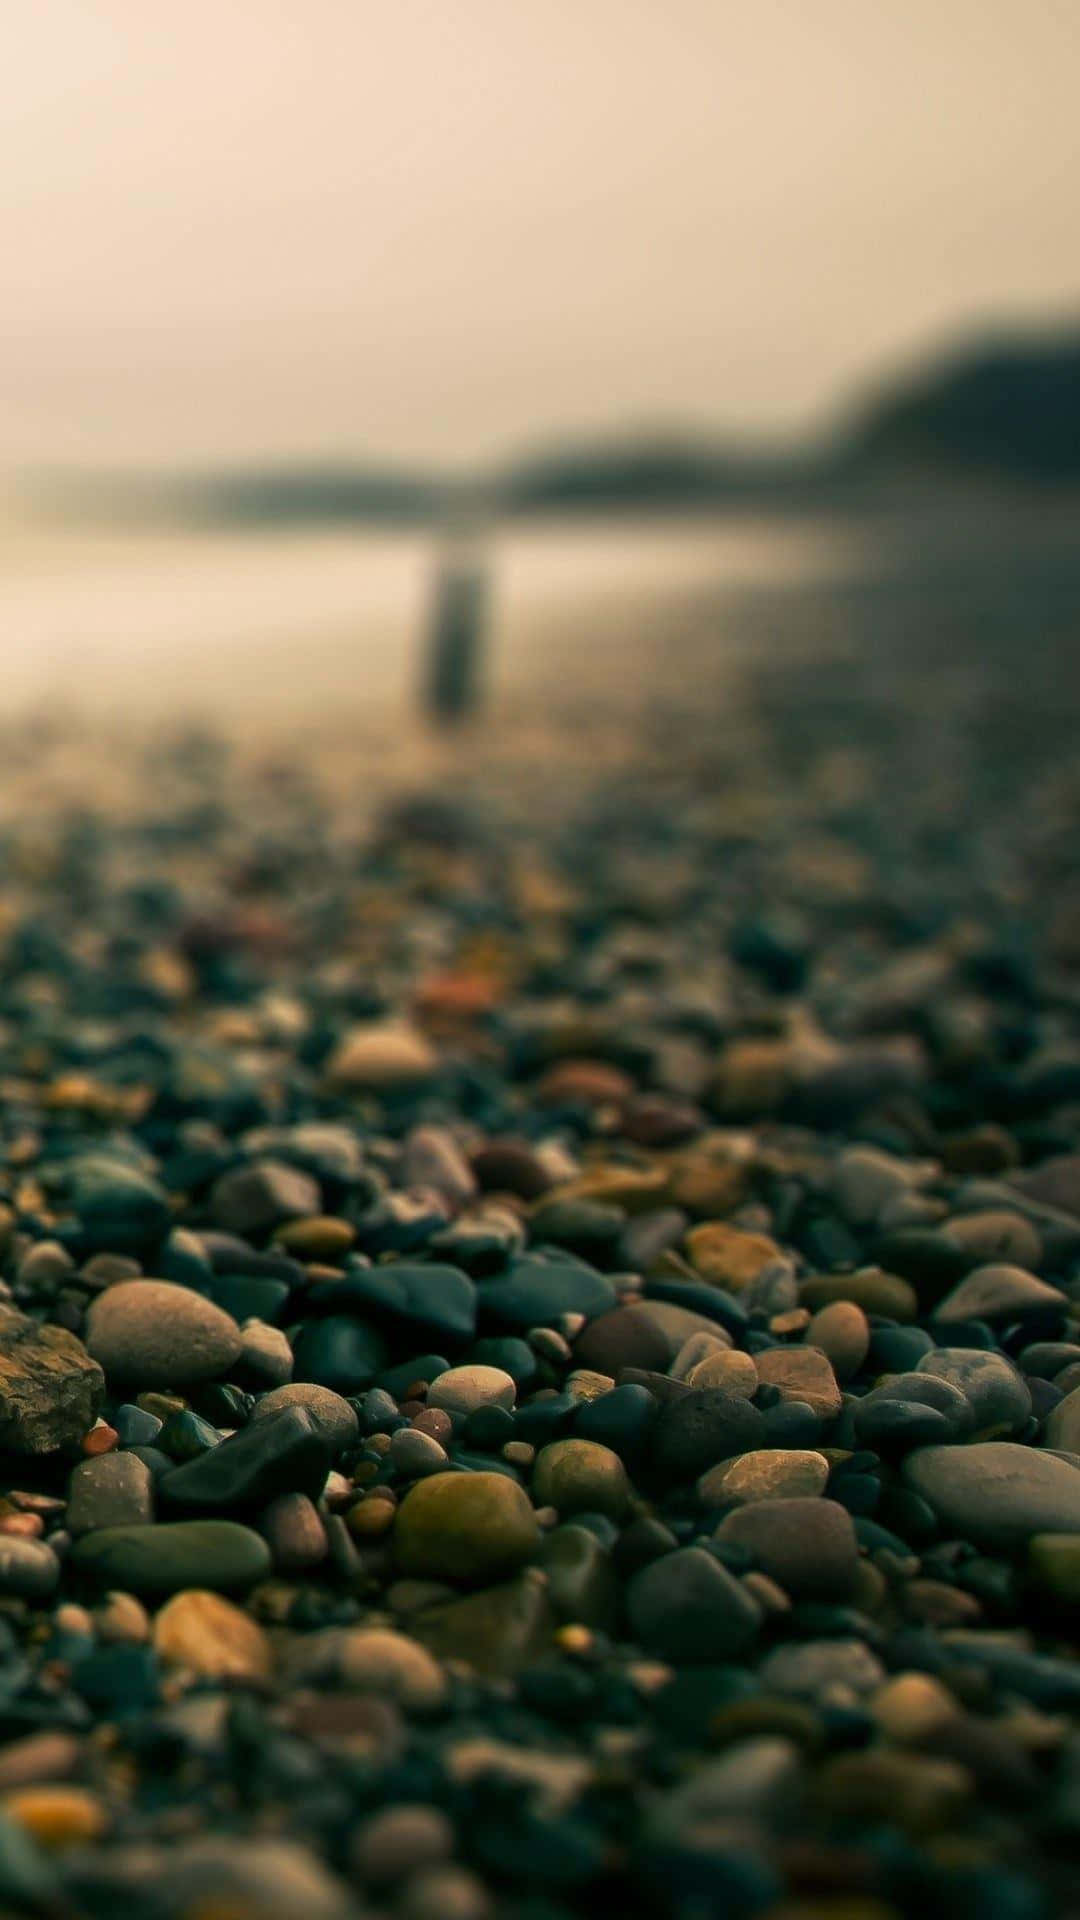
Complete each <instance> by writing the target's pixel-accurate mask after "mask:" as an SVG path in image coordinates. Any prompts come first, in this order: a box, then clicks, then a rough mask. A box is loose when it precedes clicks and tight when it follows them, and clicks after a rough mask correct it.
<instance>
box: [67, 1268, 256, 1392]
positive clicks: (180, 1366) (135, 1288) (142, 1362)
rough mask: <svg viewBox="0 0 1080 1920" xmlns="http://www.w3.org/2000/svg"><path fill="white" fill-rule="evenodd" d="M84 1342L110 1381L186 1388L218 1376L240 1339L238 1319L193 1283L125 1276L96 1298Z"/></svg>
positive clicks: (227, 1365) (233, 1355)
mask: <svg viewBox="0 0 1080 1920" xmlns="http://www.w3.org/2000/svg"><path fill="white" fill-rule="evenodd" d="M86 1345H87V1350H88V1352H89V1353H90V1354H91V1355H92V1356H93V1358H94V1359H95V1360H97V1361H98V1362H99V1363H100V1365H101V1366H102V1367H103V1368H104V1370H105V1373H106V1375H107V1376H108V1378H109V1380H110V1381H116V1382H120V1383H124V1382H131V1383H133V1384H137V1385H138V1386H140V1387H142V1388H146V1387H180V1388H184V1387H191V1386H195V1385H197V1384H198V1383H199V1382H200V1381H203V1380H217V1379H220V1378H221V1376H222V1375H223V1374H225V1373H227V1372H228V1370H229V1368H230V1367H231V1366H233V1365H234V1363H235V1362H236V1361H237V1360H238V1359H239V1357H240V1349H241V1345H242V1341H241V1335H240V1329H239V1327H238V1326H237V1324H236V1322H235V1320H233V1319H231V1318H230V1316H229V1315H228V1314H227V1313H223V1312H222V1310H221V1308H220V1307H216V1306H215V1305H214V1303H213V1301H211V1300H206V1299H204V1298H203V1296H202V1294H199V1293H195V1292H194V1291H193V1290H192V1289H191V1288H190V1287H178V1286H174V1285H173V1284H172V1283H171V1282H170V1281H168V1280H121V1281H120V1282H119V1284H118V1285H116V1286H114V1287H108V1288H107V1289H106V1291H105V1292H104V1293H103V1294H99V1296H98V1298H97V1299H96V1300H95V1301H94V1302H93V1304H92V1306H91V1308H90V1311H89V1313H88V1314H87V1318H86Z"/></svg>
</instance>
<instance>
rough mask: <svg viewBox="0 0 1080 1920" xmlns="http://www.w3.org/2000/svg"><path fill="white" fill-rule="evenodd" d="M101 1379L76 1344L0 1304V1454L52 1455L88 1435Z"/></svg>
mask: <svg viewBox="0 0 1080 1920" xmlns="http://www.w3.org/2000/svg"><path fill="white" fill-rule="evenodd" d="M104 1391H105V1377H104V1375H103V1373H102V1371H101V1368H100V1367H99V1366H98V1364H97V1361H96V1360H93V1359H91V1357H90V1355H89V1354H88V1353H87V1351H86V1348H85V1347H84V1346H83V1344H82V1341H81V1340H77V1339H76V1338H75V1335H74V1334H73V1333H68V1332H67V1331H66V1329H65V1328H63V1327H42V1326H39V1325H38V1323H37V1321H36V1320H31V1319H30V1318H29V1316H28V1315H27V1314H25V1313H19V1312H17V1311H16V1309H15V1308H14V1307H7V1306H0V1450H2V1451H4V1452H5V1453H22V1454H27V1453H56V1452H57V1451H58V1450H59V1449H60V1448H62V1447H73V1446H77V1445H78V1443H79V1441H80V1440H81V1439H82V1437H83V1435H84V1434H85V1433H87V1432H89V1430H90V1428H91V1427H92V1426H93V1424H94V1420H95V1418H96V1417H97V1410H98V1407H99V1406H100V1404H101V1398H102V1395H103V1394H104Z"/></svg>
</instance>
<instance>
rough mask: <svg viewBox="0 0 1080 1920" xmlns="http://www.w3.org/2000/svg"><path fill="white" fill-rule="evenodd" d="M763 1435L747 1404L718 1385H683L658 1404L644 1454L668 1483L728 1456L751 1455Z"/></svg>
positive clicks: (753, 1409)
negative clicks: (648, 1445)
mask: <svg viewBox="0 0 1080 1920" xmlns="http://www.w3.org/2000/svg"><path fill="white" fill-rule="evenodd" d="M762 1435H763V1423H762V1418H761V1414H760V1413H759V1412H758V1410H757V1408H756V1407H754V1406H751V1404H750V1402H749V1401H748V1400H745V1399H742V1398H740V1397H739V1396H738V1395H736V1394H731V1393H724V1392H722V1391H721V1390H720V1389H719V1388H718V1387H688V1388H686V1389H685V1390H683V1391H681V1392H680V1394H679V1397H678V1398H677V1399H674V1400H670V1401H669V1402H668V1403H667V1404H666V1405H664V1406H662V1407H661V1409H660V1412H659V1414H658V1415H657V1419H656V1424H655V1425H654V1427H653V1430H652V1441H651V1447H650V1454H651V1459H652V1464H653V1465H654V1466H655V1468H656V1470H657V1472H658V1473H660V1474H661V1475H662V1476H663V1477H664V1478H665V1479H668V1480H696V1479H697V1478H698V1475H699V1474H701V1473H704V1472H705V1470H706V1468H708V1467H712V1466H715V1465H716V1463H717V1461H719V1460H728V1459H730V1458H731V1456H732V1454H736V1453H749V1452H752V1451H753V1450H754V1449H755V1447H756V1446H757V1445H758V1442H759V1440H760V1439H761V1437H762Z"/></svg>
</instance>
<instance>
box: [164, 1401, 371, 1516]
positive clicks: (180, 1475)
mask: <svg viewBox="0 0 1080 1920" xmlns="http://www.w3.org/2000/svg"><path fill="white" fill-rule="evenodd" d="M332 1459H333V1452H332V1449H331V1446H330V1443H329V1441H328V1440H327V1438H326V1435H325V1433H324V1432H323V1431H322V1430H321V1428H320V1427H319V1426H318V1424H317V1423H316V1421H315V1420H314V1419H313V1418H312V1416H311V1414H310V1413H309V1412H308V1411H307V1409H306V1408H304V1407H297V1406H292V1407H283V1408H282V1409H281V1411H280V1412H279V1413H276V1414H275V1415H274V1416H273V1417H272V1418H271V1419H268V1420H260V1421H257V1422H255V1424H254V1425H252V1426H248V1427H245V1428H244V1429H243V1430H242V1431H241V1432H240V1433H236V1434H234V1435H233V1436H232V1438H231V1439H229V1440H226V1441H224V1442H223V1443H222V1445H221V1446H220V1447H213V1448H212V1449H211V1450H210V1451H209V1452H207V1453H201V1454H199V1455H197V1456H196V1458H195V1459H193V1460H185V1461H184V1462H183V1464H182V1465H181V1466H178V1467H174V1468H173V1469H172V1471H171V1472H170V1473H166V1474H163V1475H162V1478H161V1480H160V1481H159V1483H158V1493H159V1496H160V1499H161V1501H162V1504H163V1505H164V1506H168V1507H171V1508H172V1509H173V1510H174V1511H176V1510H182V1511H185V1512H188V1513H208V1514H209V1513H222V1514H228V1513H239V1512H245V1511H247V1512H250V1511H253V1510H255V1509H257V1508H259V1507H263V1506H265V1505H266V1503H267V1502H268V1501H269V1500H273V1499H274V1498H275V1497H276V1496H277V1495H278V1494H282V1493H306V1494H307V1495H308V1496H309V1497H310V1498H311V1499H317V1498H318V1496H319V1495H320V1494H321V1492H322V1490H323V1487H324V1486H325V1484H326V1476H327V1474H328V1473H329V1471H330V1466H331V1463H332Z"/></svg>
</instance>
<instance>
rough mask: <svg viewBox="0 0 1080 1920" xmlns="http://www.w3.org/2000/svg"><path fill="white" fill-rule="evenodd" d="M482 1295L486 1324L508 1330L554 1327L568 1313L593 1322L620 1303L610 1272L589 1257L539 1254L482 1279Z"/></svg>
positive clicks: (480, 1306)
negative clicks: (588, 1261)
mask: <svg viewBox="0 0 1080 1920" xmlns="http://www.w3.org/2000/svg"><path fill="white" fill-rule="evenodd" d="M477 1296H478V1314H479V1322H480V1326H481V1328H482V1329H484V1330H490V1331H491V1332H505V1333H517V1332H519V1331H525V1332H528V1330H529V1329H530V1328H531V1327H550V1326H553V1325H554V1324H555V1322H556V1321H558V1320H560V1319H561V1318H562V1316H563V1315H564V1314H566V1313H581V1314H584V1315H585V1318H586V1319H587V1320H592V1319H595V1318H596V1316H597V1315H599V1314H602V1313H607V1312H609V1311H610V1309H611V1308H612V1307H613V1306H614V1305H615V1289H614V1287H613V1286H612V1284H611V1281H610V1280H609V1279H608V1278H607V1276H606V1274H602V1273H597V1272H596V1271H595V1270H594V1269H593V1268H592V1267H588V1266H586V1265H585V1263H584V1261H577V1260H571V1259H569V1258H566V1259H556V1258H555V1257H552V1258H551V1259H547V1258H544V1257H542V1256H540V1255H539V1254H522V1255H521V1256H520V1258H519V1259H517V1260H512V1261H511V1262H510V1265H509V1267H508V1268H507V1270H506V1273H505V1274H500V1275H498V1276H496V1277H495V1278H494V1279H491V1280H482V1281H480V1282H479V1284H478V1287H477ZM584 1364H585V1365H590V1364H593V1363H592V1362H590V1361H588V1360H585V1362H584ZM605 1371H608V1372H610V1371H611V1369H610V1368H608V1369H605Z"/></svg>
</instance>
